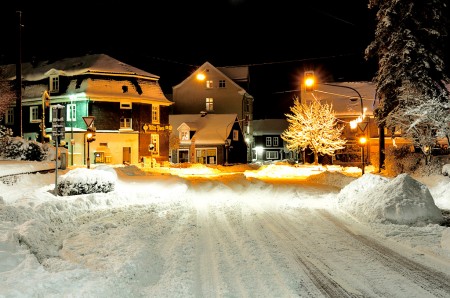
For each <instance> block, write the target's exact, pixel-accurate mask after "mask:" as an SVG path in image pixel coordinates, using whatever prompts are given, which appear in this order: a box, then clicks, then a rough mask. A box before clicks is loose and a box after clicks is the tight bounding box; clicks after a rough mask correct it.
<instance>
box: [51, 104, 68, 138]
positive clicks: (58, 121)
mask: <svg viewBox="0 0 450 298" xmlns="http://www.w3.org/2000/svg"><path fill="white" fill-rule="evenodd" d="M52 113H53V114H52V116H53V118H52V137H54V138H55V137H64V135H65V126H66V122H65V120H64V114H65V107H64V106H63V105H56V106H54V107H53V111H52Z"/></svg>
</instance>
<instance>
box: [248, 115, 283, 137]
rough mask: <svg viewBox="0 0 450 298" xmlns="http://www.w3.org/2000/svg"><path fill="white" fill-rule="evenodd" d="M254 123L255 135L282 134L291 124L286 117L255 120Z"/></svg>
mask: <svg viewBox="0 0 450 298" xmlns="http://www.w3.org/2000/svg"><path fill="white" fill-rule="evenodd" d="M252 124H253V135H254V136H263V135H281V134H282V133H283V131H285V130H286V129H287V128H288V126H289V123H288V122H287V120H286V119H263V120H253V123H252Z"/></svg>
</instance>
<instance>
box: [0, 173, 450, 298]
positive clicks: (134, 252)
mask: <svg viewBox="0 0 450 298" xmlns="http://www.w3.org/2000/svg"><path fill="white" fill-rule="evenodd" d="M119 179H120V180H119V181H118V184H117V187H116V190H115V191H114V193H109V194H91V195H79V196H72V197H56V198H55V197H53V196H52V195H51V194H49V191H50V190H51V189H53V185H51V184H50V183H51V174H45V175H41V177H40V179H39V182H37V181H33V183H30V184H29V186H27V184H26V183H23V184H22V186H21V188H22V190H23V197H21V198H17V199H16V200H15V203H13V204H6V205H4V207H3V208H2V213H0V219H1V220H2V224H1V228H2V230H5V231H6V229H10V227H11V226H15V227H14V232H12V231H13V230H11V232H8V233H7V234H6V235H7V236H5V237H3V238H1V239H0V250H1V249H2V248H3V252H1V254H0V255H1V256H9V257H8V261H6V260H5V261H3V265H4V266H3V267H2V268H4V269H3V271H1V272H0V289H1V290H0V297H43V296H45V297H64V296H65V297H92V296H95V297H421V298H422V297H449V296H450V282H449V281H450V254H445V253H444V254H437V253H436V251H435V250H434V249H435V246H434V245H433V243H430V246H429V247H428V246H427V244H426V241H427V237H429V235H428V234H427V227H423V228H420V227H417V228H408V227H405V226H401V225H400V226H398V228H392V227H390V228H389V229H386V230H383V229H384V226H385V225H384V224H379V225H371V226H369V225H367V224H365V223H362V222H359V221H357V220H356V219H354V218H352V217H350V216H349V215H347V214H346V213H343V212H342V211H340V210H339V208H338V207H337V205H336V196H337V194H338V193H339V190H340V189H339V188H337V187H334V186H326V185H319V184H313V183H308V182H306V181H295V182H292V181H290V182H279V183H270V182H264V181H261V180H258V179H245V177H244V176H243V175H242V174H236V175H227V176H226V177H221V178H217V179H211V178H194V177H191V178H181V177H175V176H170V177H167V176H164V175H161V176H133V177H131V176H130V177H126V176H125V175H123V173H122V174H121V175H119ZM38 185H41V186H40V187H41V188H39V186H38ZM32 188H34V190H32ZM26 189H28V191H27V190H26ZM11 193H12V194H13V193H14V195H19V194H18V193H16V192H13V191H11ZM443 229H445V228H444V227H443ZM433 231H434V230H433ZM433 231H431V230H429V232H430V234H431V233H433ZM389 233H391V234H390V235H389ZM396 233H399V234H400V233H405V234H406V233H411V239H413V240H411V241H410V240H408V241H403V240H402V239H399V238H395V237H394V238H392V237H390V236H393V235H395V234H396ZM408 239H409V238H408ZM414 239H415V240H414ZM419 239H422V240H420V245H418V242H419ZM423 239H424V240H423ZM430 239H431V238H430ZM16 241H18V242H16ZM430 242H432V241H430ZM13 247H16V249H15V250H14V251H12V250H13V249H12V248H13ZM0 263H1V262H0ZM26 280H27V281H26ZM25 283H26V284H27V287H19V286H18V285H19V284H25Z"/></svg>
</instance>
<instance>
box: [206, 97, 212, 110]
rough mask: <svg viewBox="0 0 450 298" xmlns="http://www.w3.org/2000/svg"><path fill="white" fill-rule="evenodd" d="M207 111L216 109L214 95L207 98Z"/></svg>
mask: <svg viewBox="0 0 450 298" xmlns="http://www.w3.org/2000/svg"><path fill="white" fill-rule="evenodd" d="M206 111H207V112H211V111H214V99H213V98H212V97H207V98H206Z"/></svg>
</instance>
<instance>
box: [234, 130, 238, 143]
mask: <svg viewBox="0 0 450 298" xmlns="http://www.w3.org/2000/svg"><path fill="white" fill-rule="evenodd" d="M233 141H239V131H238V130H237V129H233Z"/></svg>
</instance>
